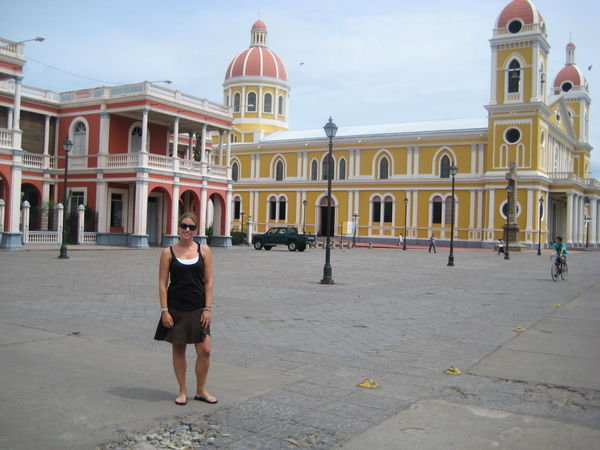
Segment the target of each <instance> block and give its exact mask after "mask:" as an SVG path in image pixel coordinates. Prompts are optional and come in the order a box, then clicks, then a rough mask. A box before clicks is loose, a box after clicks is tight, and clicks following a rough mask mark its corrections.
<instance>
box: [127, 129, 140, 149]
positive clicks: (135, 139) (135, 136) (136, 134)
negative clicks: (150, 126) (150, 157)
mask: <svg viewBox="0 0 600 450" xmlns="http://www.w3.org/2000/svg"><path fill="white" fill-rule="evenodd" d="M130 148H131V152H132V153H139V152H141V151H142V127H133V129H132V130H131V146H130Z"/></svg>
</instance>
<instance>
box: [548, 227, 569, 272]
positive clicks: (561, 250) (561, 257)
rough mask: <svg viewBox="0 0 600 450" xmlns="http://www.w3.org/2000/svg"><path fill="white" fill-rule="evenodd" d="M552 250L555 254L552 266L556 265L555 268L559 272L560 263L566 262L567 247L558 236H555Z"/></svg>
mask: <svg viewBox="0 0 600 450" xmlns="http://www.w3.org/2000/svg"><path fill="white" fill-rule="evenodd" d="M552 250H554V251H555V252H556V260H555V262H554V264H556V267H558V270H559V271H560V263H561V262H563V261H566V260H567V246H566V245H565V243H564V242H563V241H562V238H561V237H560V236H556V239H555V240H554V244H553V245H552Z"/></svg>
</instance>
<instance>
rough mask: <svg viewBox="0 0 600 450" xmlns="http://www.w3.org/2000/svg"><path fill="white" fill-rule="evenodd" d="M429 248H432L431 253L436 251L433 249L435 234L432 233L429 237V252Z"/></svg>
mask: <svg viewBox="0 0 600 450" xmlns="http://www.w3.org/2000/svg"><path fill="white" fill-rule="evenodd" d="M431 249H433V253H437V251H436V250H435V236H434V235H433V234H432V235H431V237H430V238H429V253H431Z"/></svg>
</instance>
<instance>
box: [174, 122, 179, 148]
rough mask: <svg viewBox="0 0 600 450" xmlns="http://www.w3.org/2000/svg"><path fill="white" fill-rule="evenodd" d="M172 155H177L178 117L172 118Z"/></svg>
mask: <svg viewBox="0 0 600 450" xmlns="http://www.w3.org/2000/svg"><path fill="white" fill-rule="evenodd" d="M173 156H177V157H178V156H179V117H175V118H174V119H173Z"/></svg>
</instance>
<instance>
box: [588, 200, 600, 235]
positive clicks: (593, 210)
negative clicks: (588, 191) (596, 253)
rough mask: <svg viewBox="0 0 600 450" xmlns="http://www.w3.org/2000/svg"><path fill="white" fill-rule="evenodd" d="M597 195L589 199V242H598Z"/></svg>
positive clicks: (598, 215) (599, 227)
mask: <svg viewBox="0 0 600 450" xmlns="http://www.w3.org/2000/svg"><path fill="white" fill-rule="evenodd" d="M598 201H599V199H598V198H597V197H592V198H591V200H590V217H591V218H592V221H591V222H590V231H591V233H590V244H592V243H593V244H598V235H599V234H600V223H599V222H600V220H599V219H600V214H599V213H600V208H598Z"/></svg>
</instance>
